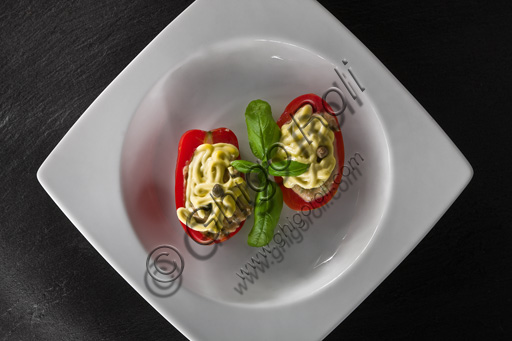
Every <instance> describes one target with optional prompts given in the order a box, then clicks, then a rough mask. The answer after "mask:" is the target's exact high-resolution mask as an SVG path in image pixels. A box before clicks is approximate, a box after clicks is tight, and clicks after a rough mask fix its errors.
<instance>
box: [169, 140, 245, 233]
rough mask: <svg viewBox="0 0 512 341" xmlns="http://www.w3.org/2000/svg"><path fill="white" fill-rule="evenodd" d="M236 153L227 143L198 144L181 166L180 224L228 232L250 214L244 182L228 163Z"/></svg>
mask: <svg viewBox="0 0 512 341" xmlns="http://www.w3.org/2000/svg"><path fill="white" fill-rule="evenodd" d="M238 155H239V152H238V149H237V148H236V147H235V146H233V145H232V144H228V143H216V144H213V145H212V144H208V143H205V144H202V145H200V146H199V147H197V149H196V150H195V152H194V155H193V157H192V159H191V160H190V162H189V164H188V165H187V166H186V167H185V169H183V173H184V178H185V184H184V186H186V192H185V195H186V198H185V207H180V208H178V210H177V214H178V219H179V220H180V221H181V222H182V223H183V224H185V225H187V226H188V227H190V228H191V229H193V230H196V231H200V232H203V233H206V234H220V233H221V234H229V233H231V232H233V231H235V230H236V228H237V227H238V226H239V225H240V223H241V222H242V221H244V220H245V219H246V218H247V216H248V215H249V214H251V206H250V202H249V200H250V199H249V193H248V191H247V183H246V182H245V180H244V179H243V178H242V177H241V176H240V174H239V173H238V172H237V171H236V170H235V169H234V168H233V167H231V166H230V163H231V161H233V160H235V159H236V158H237V157H238ZM177 185H178V184H177Z"/></svg>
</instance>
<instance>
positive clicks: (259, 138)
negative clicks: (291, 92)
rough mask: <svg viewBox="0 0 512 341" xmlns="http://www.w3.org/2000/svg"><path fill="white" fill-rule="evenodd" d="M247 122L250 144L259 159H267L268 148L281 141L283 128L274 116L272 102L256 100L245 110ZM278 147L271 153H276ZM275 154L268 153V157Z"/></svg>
mask: <svg viewBox="0 0 512 341" xmlns="http://www.w3.org/2000/svg"><path fill="white" fill-rule="evenodd" d="M245 123H246V124H247V133H248V135H249V146H250V147H251V151H252V153H253V154H254V156H256V157H257V158H258V159H260V160H262V161H266V160H267V153H268V149H269V148H270V147H271V146H272V145H273V144H274V143H277V142H279V138H280V137H281V130H280V129H279V127H278V126H277V123H276V122H275V121H274V118H273V117H272V110H271V108H270V104H268V103H267V102H265V101H262V100H260V99H257V100H254V101H252V102H251V103H249V105H248V106H247V109H246V110H245ZM275 152H276V148H273V149H272V150H271V153H270V154H275ZM272 156H273V155H268V159H270V158H272Z"/></svg>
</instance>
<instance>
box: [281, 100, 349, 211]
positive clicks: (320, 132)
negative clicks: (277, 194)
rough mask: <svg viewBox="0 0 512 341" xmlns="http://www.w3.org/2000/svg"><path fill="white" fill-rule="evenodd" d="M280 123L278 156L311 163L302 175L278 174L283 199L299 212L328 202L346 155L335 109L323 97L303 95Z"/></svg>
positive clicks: (335, 188)
mask: <svg viewBox="0 0 512 341" xmlns="http://www.w3.org/2000/svg"><path fill="white" fill-rule="evenodd" d="M277 125H278V126H279V128H280V129H281V139H280V145H281V146H282V147H281V148H279V150H278V152H277V157H278V158H280V159H289V160H290V159H291V160H294V161H298V162H301V163H306V164H309V165H310V166H309V169H308V170H307V171H306V172H305V173H303V174H301V175H299V176H289V177H282V178H281V177H276V182H277V183H278V184H279V186H280V187H281V190H282V192H283V200H284V202H285V203H286V205H288V207H290V208H291V209H293V210H296V211H300V210H306V209H314V208H318V207H321V206H323V205H325V204H326V203H328V202H329V200H331V199H332V197H333V196H334V194H336V191H337V190H338V187H339V184H340V181H341V176H342V169H343V162H344V157H345V152H344V147H343V137H342V135H341V131H340V126H339V123H338V120H337V118H336V115H335V114H334V111H333V110H332V108H331V107H330V106H329V104H327V103H326V102H325V101H324V100H323V99H322V98H321V97H319V96H317V95H315V94H307V95H302V96H299V97H297V98H295V99H294V100H293V101H291V102H290V104H288V106H287V107H286V109H285V110H284V112H283V114H282V115H281V117H280V118H279V120H278V121H277Z"/></svg>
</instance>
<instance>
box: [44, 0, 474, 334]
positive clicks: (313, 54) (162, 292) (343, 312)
mask: <svg viewBox="0 0 512 341" xmlns="http://www.w3.org/2000/svg"><path fill="white" fill-rule="evenodd" d="M335 69H336V70H337V72H338V73H339V74H338V73H337V72H336V71H335ZM332 86H335V87H338V88H340V89H341V90H342V91H343V93H344V94H345V98H346V100H347V104H348V105H347V109H346V110H345V112H344V114H343V116H342V132H343V136H344V143H345V148H346V150H345V152H346V158H345V161H346V162H345V164H346V166H347V167H346V168H344V173H345V176H344V181H343V182H342V184H341V185H340V189H339V191H338V195H337V196H336V197H335V199H333V200H332V201H331V202H330V203H329V204H328V205H326V206H324V207H323V208H321V209H317V210H314V211H311V212H308V211H305V212H298V213H297V212H294V211H292V210H290V209H288V208H287V207H284V209H283V213H282V214H281V221H280V223H281V224H282V228H281V229H279V228H278V230H277V232H276V235H275V236H274V240H273V241H272V242H271V244H269V247H268V250H269V252H268V253H265V252H266V251H264V250H261V249H255V248H251V247H249V246H248V245H247V243H246V240H247V235H248V233H249V230H250V227H251V226H252V218H250V219H249V221H248V222H247V223H246V225H245V227H244V228H243V229H242V231H241V232H240V233H238V234H237V235H236V236H235V237H233V238H232V239H230V240H229V241H227V242H225V243H222V244H219V245H214V246H211V245H210V246H199V245H196V244H194V242H192V241H191V240H190V239H189V238H188V237H187V236H186V235H185V232H184V231H183V229H182V228H181V226H180V224H179V222H178V219H177V217H176V213H175V203H174V171H175V170H174V166H175V162H176V156H177V155H176V154H177V144H178V141H179V138H180V136H181V135H182V134H183V133H184V132H185V131H186V130H189V129H203V130H211V129H214V128H218V127H221V126H225V127H228V128H230V129H231V130H233V131H234V132H235V133H236V134H237V136H238V139H239V143H240V151H241V154H242V157H243V158H245V159H249V160H253V161H254V159H253V157H252V155H251V153H250V149H249V146H248V142H247V131H246V128H245V121H244V112H245V107H246V106H247V104H248V103H249V102H250V101H251V100H253V99H257V98H261V99H265V100H266V101H268V102H269V103H270V104H271V105H272V108H273V114H274V117H275V118H276V119H277V118H278V117H279V115H280V113H281V112H282V111H283V109H284V107H285V106H286V104H287V103H288V102H289V101H291V100H292V99H293V98H295V97H297V96H298V95H301V94H304V93H310V92H313V93H317V94H319V95H321V94H323V93H324V92H325V91H326V90H327V89H328V88H330V87H332ZM329 96H334V95H333V94H331V95H329ZM333 98H334V97H333ZM329 99H331V100H332V98H331V97H329ZM471 177H472V169H471V166H470V165H469V164H468V162H467V161H466V159H465V158H464V157H463V155H462V154H461V153H460V152H459V150H458V149H457V148H456V147H455V146H454V145H453V143H452V142H451V141H450V140H449V138H448V137H447V136H446V135H445V134H444V132H443V131H442V130H441V129H440V128H439V126H437V124H436V123H435V122H434V121H433V120H432V118H431V117H430V116H429V115H428V114H427V112H426V111H425V110H424V109H423V108H422V107H421V106H420V105H419V104H418V103H417V102H416V101H415V100H414V98H413V97H412V96H411V95H410V94H409V93H408V92H407V90H405V89H404V88H403V86H402V85H401V84H400V83H399V82H398V81H397V80H396V79H395V78H394V77H393V75H391V74H390V73H389V71H388V70H387V69H386V68H385V67H384V66H383V65H382V64H381V63H380V62H379V61H378V60H377V59H376V58H375V57H374V56H373V55H372V54H371V53H370V52H369V51H368V50H367V49H366V48H365V47H364V46H363V45H362V44H361V43H360V42H359V41H358V40H357V39H356V38H355V37H354V36H353V35H352V34H351V33H350V32H349V31H348V30H347V29H346V28H345V27H344V26H343V25H341V24H340V23H339V22H338V21H337V20H336V19H335V18H334V17H333V16H332V15H330V14H329V13H328V12H327V11H326V10H325V9H324V8H323V7H321V6H320V5H319V4H318V3H316V2H314V1H311V0H300V1H298V0H281V1H271V0H265V1H248V0H198V1H196V2H195V3H194V4H192V5H191V6H190V7H189V8H188V9H187V10H185V12H183V13H182V14H181V15H180V16H179V17H178V18H176V19H175V20H174V21H173V22H172V23H171V24H170V25H169V26H168V27H167V28H166V29H165V30H163V31H162V32H161V33H160V34H159V35H158V36H157V37H156V38H155V39H154V40H153V41H152V42H151V44H149V45H148V46H147V47H146V48H145V49H144V51H142V52H141V53H140V55H139V56H138V57H137V58H135V59H134V60H133V61H132V63H131V64H130V65H129V66H128V67H127V68H126V69H125V70H124V71H123V72H122V73H121V74H120V75H119V76H118V77H117V78H116V79H115V80H114V81H113V82H112V84H110V86H109V87H108V88H107V89H106V90H105V91H104V92H103V93H102V94H101V95H100V96H99V97H98V98H97V99H96V101H95V102H94V103H93V104H92V105H91V106H90V107H89V109H87V111H86V112H85V113H84V114H83V115H82V117H81V118H80V119H79V120H78V122H77V123H76V124H75V125H74V126H73V127H72V129H71V130H70V131H69V132H68V134H66V136H65V137H64V138H63V140H62V141H61V142H60V143H59V145H58V146H57V147H56V148H55V150H54V151H53V152H52V153H51V154H50V156H49V157H48V158H47V159H46V161H45V162H44V164H43V165H42V166H41V168H40V169H39V172H38V178H39V181H40V182H41V184H42V185H43V187H44V188H45V189H46V191H48V193H49V194H50V195H51V197H52V198H53V199H54V200H55V202H56V203H57V204H58V205H59V206H60V207H61V209H62V210H63V211H64V212H65V214H66V215H67V216H68V217H69V218H70V220H71V221H72V222H73V223H74V224H75V225H76V227H77V228H78V229H79V230H80V231H81V233H82V234H83V235H84V236H85V237H86V238H87V239H88V240H89V242H90V243H91V244H92V245H93V246H94V247H95V248H96V249H97V250H98V251H99V252H100V253H101V254H102V255H103V257H105V259H106V260H107V261H108V262H109V263H110V264H111V265H112V266H113V267H114V268H115V269H116V270H117V271H118V272H119V273H120V274H121V275H122V276H123V277H124V278H125V279H126V280H127V281H128V282H129V283H130V284H131V285H132V286H133V287H134V288H135V290H137V291H138V292H139V293H140V294H141V295H142V296H143V297H144V298H145V299H146V300H147V301H148V302H149V303H150V304H151V305H152V306H153V307H155V309H157V310H158V311H159V312H160V313H161V314H162V315H163V316H164V317H165V318H166V319H168V320H169V321H170V322H171V323H172V324H173V325H174V326H175V327H176V328H178V329H179V330H180V331H181V332H182V333H183V334H184V335H186V336H187V337H188V338H190V339H198V340H220V339H222V340H275V339H293V340H312V339H321V338H323V337H325V336H326V335H327V334H328V333H329V332H330V331H331V330H332V329H334V328H335V327H336V326H337V325H338V324H339V323H340V322H341V321H342V320H343V319H344V318H345V317H346V316H347V315H348V314H349V313H350V312H351V311H352V310H353V309H355V307H356V306H357V305H358V304H359V303H361V301H362V300H363V299H364V298H365V297H366V296H368V295H369V294H370V292H371V291H372V290H373V289H375V287H376V286H377V285H378V284H379V283H381V282H382V280H383V279H384V278H385V277H386V276H387V275H388V274H389V273H390V272H391V271H392V270H393V269H394V268H395V267H396V266H397V265H398V264H399V263H400V262H401V261H402V260H403V259H404V258H405V257H406V256H407V254H408V253H409V252H410V251H411V250H412V249H413V248H414V247H415V246H416V245H417V244H418V242H419V241H420V240H421V239H422V238H423V237H424V236H425V234H426V233H427V232H428V231H429V230H430V229H431V228H432V226H433V225H434V224H435V223H436V221H437V220H438V219H439V218H440V217H441V215H442V214H443V213H444V212H445V211H446V210H447V209H448V207H449V206H450V205H451V203H452V202H453V201H454V200H455V199H456V198H457V196H458V195H459V194H460V192H461V191H462V190H463V189H464V187H465V186H466V185H467V183H468V182H469V180H470V179H471ZM286 225H294V226H296V228H295V229H294V230H293V231H291V230H289V229H288V228H287V226H286ZM299 225H300V226H299ZM277 234H279V237H277ZM162 245H172V246H173V247H174V248H175V250H177V251H178V253H179V254H180V256H181V259H180V258H179V257H177V256H176V255H174V258H173V259H172V260H167V261H163V263H164V264H165V263H167V264H168V265H169V264H173V263H172V261H173V260H174V261H177V263H176V264H177V268H175V270H176V271H175V272H174V274H173V275H172V276H174V277H172V279H175V280H173V281H172V282H167V283H161V282H158V281H155V280H154V279H153V278H152V276H155V277H157V278H159V279H161V280H165V279H166V278H165V277H159V276H162V274H161V273H158V271H157V269H158V267H157V266H155V264H152V263H151V262H152V260H153V259H154V257H153V258H150V259H149V260H150V262H149V272H148V271H147V267H146V260H147V259H148V255H149V254H150V253H151V252H152V250H154V249H155V248H157V247H159V246H162ZM166 250H167V252H170V251H169V249H166V248H162V249H159V250H158V252H161V251H166ZM154 255H156V254H154ZM164 256H165V254H164ZM165 257H171V254H168V255H167V256H165ZM251 257H252V258H253V259H256V260H257V261H259V263H257V262H253V263H252V265H253V267H251V266H250V265H249V266H248V262H251ZM163 259H164V258H161V259H160V261H162V260H163ZM159 264H160V263H159ZM159 266H161V264H160V265H159ZM168 268H169V266H168ZM241 268H243V269H244V270H245V271H246V272H247V273H249V272H250V275H247V274H244V273H242V272H241V270H240V269H241ZM178 274H180V275H179V276H178ZM242 277H245V278H242Z"/></svg>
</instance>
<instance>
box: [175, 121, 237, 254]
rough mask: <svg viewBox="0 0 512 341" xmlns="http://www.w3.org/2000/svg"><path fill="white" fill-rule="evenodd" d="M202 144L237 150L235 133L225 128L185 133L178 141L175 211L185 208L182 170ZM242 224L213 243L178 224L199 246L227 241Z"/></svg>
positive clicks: (195, 130)
mask: <svg viewBox="0 0 512 341" xmlns="http://www.w3.org/2000/svg"><path fill="white" fill-rule="evenodd" d="M204 143H209V144H215V143H229V144H232V145H234V146H235V147H236V148H237V149H239V148H238V140H237V138H236V135H235V133H233V132H232V131H231V130H229V129H227V128H218V129H214V130H211V131H204V130H197V129H194V130H189V131H187V132H185V134H183V135H182V136H181V139H180V143H179V146H178V161H177V162H176V182H175V192H176V209H178V208H180V207H185V202H186V187H185V180H186V179H185V178H184V176H183V168H185V166H186V164H187V161H188V162H190V161H191V160H192V157H193V156H194V152H195V151H196V148H197V147H199V146H200V145H202V144H204ZM239 150H240V149H239ZM238 159H240V155H238ZM244 223H245V220H244V221H243V222H242V223H241V224H240V226H239V227H238V228H237V229H236V230H235V231H233V232H231V233H230V234H229V235H227V236H225V237H223V238H222V239H217V240H215V241H213V240H211V239H210V238H208V237H206V236H205V235H204V234H203V233H202V232H200V231H196V230H193V229H191V228H189V227H188V226H187V225H186V224H183V223H182V222H181V221H180V224H181V226H183V229H185V232H187V234H188V235H189V236H190V237H191V238H192V239H194V240H195V241H196V242H198V243H200V244H210V243H212V242H214V243H220V242H223V241H225V240H228V239H229V238H231V237H233V236H234V235H235V234H237V233H238V231H240V229H241V228H242V226H243V225H244Z"/></svg>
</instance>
